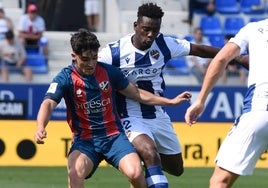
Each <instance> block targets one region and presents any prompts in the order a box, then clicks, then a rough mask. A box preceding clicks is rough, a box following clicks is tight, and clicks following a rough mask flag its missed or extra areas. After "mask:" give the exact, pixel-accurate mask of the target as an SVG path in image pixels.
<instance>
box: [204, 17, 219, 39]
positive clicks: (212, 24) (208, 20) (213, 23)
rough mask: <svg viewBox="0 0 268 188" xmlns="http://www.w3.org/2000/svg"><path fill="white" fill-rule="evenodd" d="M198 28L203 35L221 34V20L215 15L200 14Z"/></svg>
mask: <svg viewBox="0 0 268 188" xmlns="http://www.w3.org/2000/svg"><path fill="white" fill-rule="evenodd" d="M200 28H201V29H202V30H203V33H204V35H205V36H209V35H220V34H222V26H221V21H220V19H219V18H218V17H217V16H202V17H201V20H200Z"/></svg>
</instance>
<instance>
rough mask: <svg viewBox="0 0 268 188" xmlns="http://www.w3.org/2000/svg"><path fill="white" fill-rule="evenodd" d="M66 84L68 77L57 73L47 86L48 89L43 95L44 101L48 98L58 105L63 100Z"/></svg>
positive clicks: (62, 73)
mask: <svg viewBox="0 0 268 188" xmlns="http://www.w3.org/2000/svg"><path fill="white" fill-rule="evenodd" d="M67 84H68V77H67V76H66V74H64V72H63V71H61V72H60V73H58V74H57V75H56V76H55V77H54V78H53V80H52V82H51V83H50V85H49V88H48V90H47V92H46V94H45V97H44V98H45V99H47V98H49V99H52V100H54V101H55V102H57V103H60V101H61V99H62V98H63V96H64V94H65V92H66V89H65V88H67Z"/></svg>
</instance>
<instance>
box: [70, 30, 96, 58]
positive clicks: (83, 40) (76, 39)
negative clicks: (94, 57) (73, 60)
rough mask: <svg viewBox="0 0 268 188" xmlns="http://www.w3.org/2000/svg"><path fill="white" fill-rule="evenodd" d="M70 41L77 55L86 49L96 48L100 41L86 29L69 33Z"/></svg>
mask: <svg viewBox="0 0 268 188" xmlns="http://www.w3.org/2000/svg"><path fill="white" fill-rule="evenodd" d="M70 43H71V46H72V50H73V52H74V53H76V54H77V55H82V53H83V52H85V51H88V50H94V51H95V50H98V49H99V47H100V43H99V41H98V39H97V37H96V35H94V34H93V33H91V32H89V31H88V30H86V29H79V30H78V32H76V33H74V34H72V35H71V39H70Z"/></svg>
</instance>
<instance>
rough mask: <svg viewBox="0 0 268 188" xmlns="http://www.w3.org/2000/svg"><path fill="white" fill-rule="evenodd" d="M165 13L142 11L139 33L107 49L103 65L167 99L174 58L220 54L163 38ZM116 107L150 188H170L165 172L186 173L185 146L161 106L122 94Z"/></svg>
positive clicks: (148, 7)
mask: <svg viewBox="0 0 268 188" xmlns="http://www.w3.org/2000/svg"><path fill="white" fill-rule="evenodd" d="M163 15H164V12H163V11H162V9H161V8H160V7H159V6H157V4H155V3H145V4H143V5H141V6H140V7H139V8H138V12H137V21H135V22H134V25H133V26H134V31H135V32H134V33H132V34H129V35H127V36H125V37H122V38H121V39H119V40H118V41H115V42H112V43H109V44H107V46H106V47H105V48H103V49H102V50H101V51H100V53H99V61H103V62H106V63H107V62H108V63H109V64H111V65H114V66H116V67H118V68H120V70H121V71H122V72H123V73H124V74H125V75H126V76H127V78H128V79H129V80H130V82H132V83H133V84H135V85H136V86H137V87H139V88H142V89H145V90H147V91H149V92H151V93H153V94H156V95H159V96H162V95H163V92H164V90H165V82H164V79H163V69H164V67H165V64H166V63H167V62H168V61H169V60H170V59H171V58H173V57H176V56H187V55H196V56H199V57H205V58H213V57H214V56H215V55H216V54H217V52H218V51H219V49H218V48H215V47H212V46H205V45H196V44H191V43H190V42H188V41H186V40H180V39H175V38H171V37H167V36H164V35H163V34H162V33H160V27H161V22H162V17H163ZM117 104H118V110H119V115H120V117H121V118H122V120H121V121H122V124H123V126H124V129H125V132H126V134H127V135H128V138H129V140H130V141H131V142H132V144H133V145H134V147H135V148H136V149H137V151H138V153H139V155H140V156H141V158H142V160H143V162H144V164H145V167H146V178H147V183H148V187H150V188H155V187H161V188H163V187H167V186H168V182H167V179H166V177H165V175H164V173H163V172H162V169H164V170H165V171H167V172H168V173H170V174H172V175H176V176H179V175H181V174H182V173H183V160H182V155H181V146H180V144H179V140H178V138H177V135H176V133H175V132H174V130H173V127H172V123H171V121H170V118H169V116H168V115H167V113H166V112H165V110H164V109H163V108H162V107H161V106H148V105H144V104H141V103H140V102H138V101H135V100H133V99H128V98H126V97H125V96H122V95H120V94H118V97H117Z"/></svg>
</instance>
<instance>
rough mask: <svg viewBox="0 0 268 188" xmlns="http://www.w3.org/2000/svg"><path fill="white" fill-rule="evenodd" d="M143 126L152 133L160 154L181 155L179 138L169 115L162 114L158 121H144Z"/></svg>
mask: <svg viewBox="0 0 268 188" xmlns="http://www.w3.org/2000/svg"><path fill="white" fill-rule="evenodd" d="M143 124H144V125H145V126H146V127H147V128H149V130H150V131H151V132H152V134H153V138H154V141H155V143H156V146H157V149H158V152H159V153H161V154H165V155H176V154H179V153H181V146H180V142H179V139H178V136H177V134H176V133H175V131H174V128H173V125H172V123H171V120H170V118H169V116H168V115H167V114H162V115H161V116H159V117H158V118H156V119H152V120H144V123H143Z"/></svg>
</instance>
